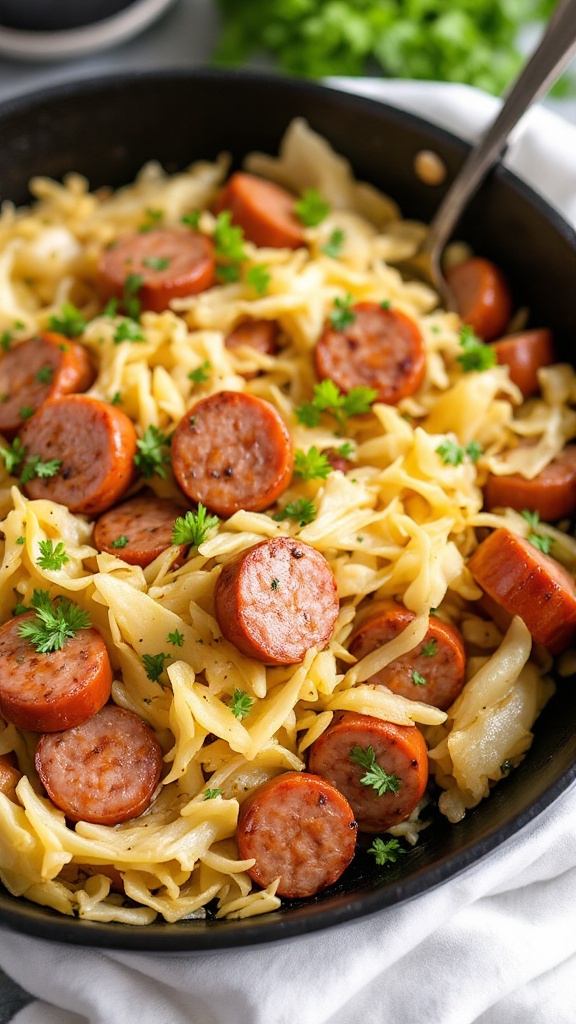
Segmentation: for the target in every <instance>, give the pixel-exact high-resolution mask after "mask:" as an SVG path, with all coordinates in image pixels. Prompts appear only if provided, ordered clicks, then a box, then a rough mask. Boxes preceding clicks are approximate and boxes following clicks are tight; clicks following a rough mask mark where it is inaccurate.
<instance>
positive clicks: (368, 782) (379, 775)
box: [350, 743, 402, 796]
mask: <svg viewBox="0 0 576 1024" xmlns="http://www.w3.org/2000/svg"><path fill="white" fill-rule="evenodd" d="M350 760H351V761H353V762H354V764H358V765H360V767H361V768H365V769H366V774H365V775H363V776H362V778H361V779H360V782H361V784H362V785H363V786H371V787H372V789H375V790H376V792H377V794H378V796H384V794H385V793H397V792H398V790H399V789H400V786H401V782H402V780H401V779H399V778H398V776H397V775H391V774H390V773H389V772H387V771H385V770H384V768H383V767H382V765H380V764H378V762H377V760H376V754H375V753H374V747H366V749H365V750H364V749H363V748H362V747H360V746H358V744H357V743H356V744H355V745H354V746H353V747H351V748H350Z"/></svg>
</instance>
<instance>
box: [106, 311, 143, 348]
mask: <svg viewBox="0 0 576 1024" xmlns="http://www.w3.org/2000/svg"><path fill="white" fill-rule="evenodd" d="M123 341H146V338H145V337H144V335H143V334H142V328H141V327H140V324H139V323H137V321H136V320H133V319H132V318H131V317H122V319H121V321H120V323H119V324H118V326H117V328H116V330H115V331H114V344H115V345H120V344H121V343H122V342H123Z"/></svg>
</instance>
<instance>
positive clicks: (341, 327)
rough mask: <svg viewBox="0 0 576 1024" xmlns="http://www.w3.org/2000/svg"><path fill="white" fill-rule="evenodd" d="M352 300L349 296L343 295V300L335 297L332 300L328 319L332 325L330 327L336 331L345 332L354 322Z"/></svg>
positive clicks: (354, 315)
mask: <svg viewBox="0 0 576 1024" xmlns="http://www.w3.org/2000/svg"><path fill="white" fill-rule="evenodd" d="M353 302H354V299H353V298H352V296H351V295H345V296H344V298H343V299H342V298H340V297H339V296H336V298H335V299H334V309H333V310H331V312H330V313H329V314H328V319H329V321H330V323H331V324H332V327H333V328H334V330H336V331H345V330H346V328H347V327H351V325H352V324H353V323H354V321H355V320H356V313H355V312H354V310H353V309H352V303H353Z"/></svg>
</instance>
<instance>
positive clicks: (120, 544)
mask: <svg viewBox="0 0 576 1024" xmlns="http://www.w3.org/2000/svg"><path fill="white" fill-rule="evenodd" d="M127 543H128V537H127V536H126V534H125V533H121V534H120V536H119V537H116V539H115V540H113V541H112V542H111V543H110V547H111V548H125V547H126V545H127Z"/></svg>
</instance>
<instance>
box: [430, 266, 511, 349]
mask: <svg viewBox="0 0 576 1024" xmlns="http://www.w3.org/2000/svg"><path fill="white" fill-rule="evenodd" d="M445 277H446V280H447V282H448V285H449V287H450V289H451V291H452V293H453V295H454V298H455V301H456V309H457V310H458V313H459V314H460V318H461V320H463V321H464V323H465V324H469V325H470V327H472V329H473V331H474V333H475V334H477V335H478V337H479V338H483V339H484V341H494V339H495V338H499V337H500V336H501V335H502V334H503V333H504V331H505V330H506V327H507V326H508V323H509V321H510V317H511V316H512V294H511V292H510V287H509V285H508V282H507V280H506V278H505V277H504V274H503V273H502V271H501V270H499V269H498V267H497V266H495V264H494V263H491V262H490V260H485V259H482V257H480V256H473V257H471V258H470V259H467V260H462V262H461V263H456V264H454V265H453V266H451V267H447V268H446V270H445Z"/></svg>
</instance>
